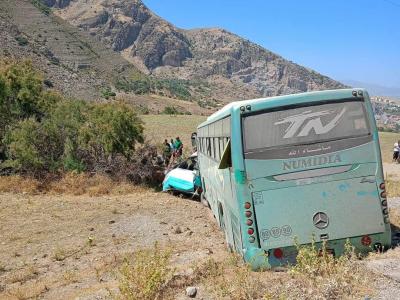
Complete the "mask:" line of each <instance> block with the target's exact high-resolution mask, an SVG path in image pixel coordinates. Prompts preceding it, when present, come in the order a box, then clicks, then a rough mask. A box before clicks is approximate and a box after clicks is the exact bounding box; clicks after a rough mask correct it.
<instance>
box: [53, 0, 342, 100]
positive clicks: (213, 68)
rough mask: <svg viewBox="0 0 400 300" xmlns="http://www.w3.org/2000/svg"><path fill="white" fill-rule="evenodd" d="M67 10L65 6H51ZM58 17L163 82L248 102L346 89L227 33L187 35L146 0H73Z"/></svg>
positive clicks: (214, 31) (192, 32)
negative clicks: (194, 85)
mask: <svg viewBox="0 0 400 300" xmlns="http://www.w3.org/2000/svg"><path fill="white" fill-rule="evenodd" d="M48 1H53V2H55V3H56V4H54V5H53V6H56V7H61V5H60V2H63V3H67V2H69V1H68V0H48ZM68 4H69V5H68V6H66V7H64V8H63V9H59V10H57V11H56V13H57V14H58V15H59V16H61V17H62V18H64V19H66V20H68V21H69V22H71V23H72V24H74V25H76V26H79V27H81V28H83V29H85V30H87V31H90V33H91V34H92V35H93V36H95V37H97V38H98V39H99V40H101V41H102V42H104V43H106V44H107V45H109V46H110V47H111V48H112V49H114V50H115V51H120V52H123V53H124V55H125V57H126V55H127V56H128V57H130V58H132V60H131V61H132V62H134V63H135V62H137V61H139V62H140V67H143V66H144V67H145V68H147V70H145V71H146V72H147V73H152V74H154V75H157V76H160V77H172V78H180V79H189V80H203V81H206V82H208V83H209V84H210V85H213V86H214V88H213V89H212V96H213V97H214V98H219V99H242V98H250V97H257V96H273V95H280V94H288V93H296V92H304V91H310V90H323V89H332V88H341V87H344V86H343V85H342V84H341V83H339V82H337V81H334V80H332V79H330V78H328V77H326V76H323V75H321V74H319V73H317V72H315V71H312V70H310V69H307V68H304V67H302V66H299V65H297V64H295V63H292V62H290V61H287V60H285V59H284V58H282V57H281V56H279V55H277V54H275V53H272V52H271V51H268V50H267V49H264V48H262V47H261V46H259V45H256V44H254V43H251V42H250V41H248V40H245V39H243V38H241V37H239V36H237V35H235V34H232V33H230V32H228V31H226V30H223V29H218V28H217V29H198V30H181V29H178V28H176V27H175V26H173V25H172V24H170V23H168V22H167V21H165V20H163V19H162V18H160V17H158V16H157V15H155V14H154V13H153V12H151V11H150V10H149V9H148V8H147V7H146V6H145V5H144V4H143V3H142V2H141V1H140V0H72V1H71V2H70V3H68Z"/></svg>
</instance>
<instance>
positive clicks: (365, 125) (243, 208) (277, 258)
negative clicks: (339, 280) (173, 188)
mask: <svg viewBox="0 0 400 300" xmlns="http://www.w3.org/2000/svg"><path fill="white" fill-rule="evenodd" d="M296 96H297V97H296ZM231 115H232V124H231V127H232V132H231V149H230V152H231V161H232V165H231V166H230V167H229V170H230V171H229V172H230V174H231V179H232V180H233V184H232V185H231V186H232V193H233V194H235V195H236V197H235V202H237V204H238V205H237V206H236V209H237V211H235V206H232V205H230V206H229V208H228V209H225V210H227V211H226V212H225V213H224V216H223V219H224V220H223V221H224V224H226V223H228V224H229V226H224V230H230V231H232V232H233V231H234V230H235V228H234V227H235V226H240V232H241V245H240V247H237V245H236V244H237V243H238V241H237V239H236V240H235V241H232V240H231V241H230V240H229V237H232V236H234V235H235V234H232V233H230V232H228V233H226V236H227V239H228V243H234V244H235V246H236V247H235V248H236V249H238V250H239V252H241V253H242V254H243V256H244V258H245V259H246V260H247V261H248V262H249V263H250V264H252V266H253V268H255V269H257V268H259V267H270V266H279V265H282V264H285V263H287V262H290V263H294V262H295V257H296V247H294V245H295V243H298V244H300V245H302V244H309V243H311V242H312V241H315V242H316V244H317V245H321V244H322V242H326V247H327V248H328V250H329V251H330V252H331V253H333V254H334V255H341V254H342V253H343V251H344V245H345V243H346V241H347V240H349V241H350V243H351V244H352V245H353V246H354V247H355V248H356V250H357V251H359V252H361V253H364V252H368V251H371V250H374V249H377V250H378V249H384V248H388V247H390V244H391V234H390V224H389V217H388V208H387V200H386V192H385V187H384V180H383V173H382V164H381V155H380V149H379V140H378V134H377V129H376V125H375V121H374V117H373V113H372V108H371V104H370V102H369V97H368V94H367V93H366V92H365V91H364V90H339V91H325V92H316V93H315V92H314V93H305V94H300V95H291V96H287V97H285V96H284V97H277V98H276V99H272V100H271V99H260V100H254V101H246V104H245V105H242V106H241V105H240V102H239V103H238V107H237V108H236V109H235V108H233V109H232V110H231ZM235 122H236V123H237V124H235ZM235 129H236V130H235ZM200 166H201V161H200ZM221 171H223V168H221V169H219V170H218V171H217V172H221ZM225 171H226V170H225ZM209 179H211V178H209ZM208 182H210V180H208ZM206 189H207V188H206ZM221 197H222V198H224V196H220V198H221ZM212 201H213V200H211V202H212ZM218 201H219V202H220V203H221V205H222V206H224V207H228V205H226V204H225V203H227V202H228V201H232V200H230V199H218ZM224 207H223V208H222V209H224ZM236 219H239V222H238V221H236ZM232 220H235V221H236V222H235V223H236V224H233V223H232ZM237 232H238V230H236V235H237Z"/></svg>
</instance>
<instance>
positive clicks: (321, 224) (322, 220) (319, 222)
mask: <svg viewBox="0 0 400 300" xmlns="http://www.w3.org/2000/svg"><path fill="white" fill-rule="evenodd" d="M313 223H314V226H315V227H317V228H318V229H324V228H326V227H328V224H329V218H328V216H327V215H326V213H323V212H317V213H316V214H315V215H314V217H313Z"/></svg>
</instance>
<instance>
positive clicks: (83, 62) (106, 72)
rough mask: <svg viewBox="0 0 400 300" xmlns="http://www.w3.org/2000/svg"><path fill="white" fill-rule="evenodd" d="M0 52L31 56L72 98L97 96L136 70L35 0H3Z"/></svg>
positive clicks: (0, 9) (49, 78)
mask: <svg viewBox="0 0 400 300" xmlns="http://www.w3.org/2000/svg"><path fill="white" fill-rule="evenodd" d="M0 51H1V52H2V53H1V52H0V55H1V56H3V55H4V56H11V57H14V58H29V59H31V60H32V61H33V63H34V64H35V65H36V66H37V67H38V68H40V69H41V70H42V71H43V72H44V73H45V76H46V77H47V78H48V84H49V85H51V86H53V85H54V87H55V88H56V89H58V90H60V91H62V92H63V93H64V94H67V95H69V96H72V97H79V98H84V99H93V98H98V97H99V96H100V95H101V90H102V89H103V88H106V87H109V86H110V83H111V82H112V81H113V80H115V78H118V77H119V76H122V75H124V74H129V73H130V72H137V70H136V68H135V67H134V66H132V64H130V63H129V62H127V61H126V60H125V59H123V58H122V57H121V56H120V55H118V54H117V53H115V52H114V51H112V50H111V49H107V48H106V47H104V46H103V45H101V44H100V43H98V42H95V41H93V40H92V39H90V37H89V36H88V34H87V33H85V32H81V31H79V30H78V29H77V28H75V27H74V26H71V25H70V24H68V23H67V22H65V21H64V20H62V19H61V18H58V17H56V16H54V15H51V14H50V15H48V14H47V13H46V11H45V10H43V9H42V10H40V9H38V8H37V7H35V6H34V5H33V4H32V2H31V1H22V0H13V1H1V2H0Z"/></svg>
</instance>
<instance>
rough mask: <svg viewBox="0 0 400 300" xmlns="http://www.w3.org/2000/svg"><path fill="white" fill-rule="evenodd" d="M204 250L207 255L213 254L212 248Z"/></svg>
mask: <svg viewBox="0 0 400 300" xmlns="http://www.w3.org/2000/svg"><path fill="white" fill-rule="evenodd" d="M205 252H206V254H207V255H210V254H213V252H212V250H211V249H206V251H205Z"/></svg>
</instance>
